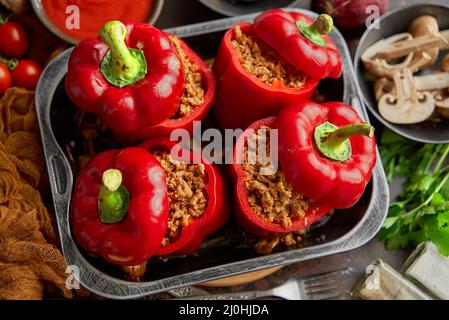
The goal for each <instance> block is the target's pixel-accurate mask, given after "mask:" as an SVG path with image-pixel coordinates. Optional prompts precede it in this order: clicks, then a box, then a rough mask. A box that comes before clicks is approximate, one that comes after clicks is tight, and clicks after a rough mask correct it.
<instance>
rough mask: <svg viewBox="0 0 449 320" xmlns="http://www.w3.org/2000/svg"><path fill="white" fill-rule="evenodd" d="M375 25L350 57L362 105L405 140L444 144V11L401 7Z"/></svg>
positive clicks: (448, 107) (447, 130) (447, 135)
mask: <svg viewBox="0 0 449 320" xmlns="http://www.w3.org/2000/svg"><path fill="white" fill-rule="evenodd" d="M378 23H379V24H378V26H377V27H374V28H370V29H368V30H367V31H366V32H365V34H364V35H363V37H362V39H361V40H360V43H359V46H358V48H357V52H356V58H355V67H356V70H357V76H358V80H359V84H360V87H361V90H362V93H363V96H364V99H365V104H366V106H367V107H368V109H369V110H370V112H371V113H372V114H373V115H374V116H375V117H376V118H377V119H378V120H379V121H380V122H381V123H383V124H384V125H385V126H386V127H388V128H390V129H391V130H393V131H395V132H396V133H398V134H400V135H402V136H404V137H406V138H409V139H411V140H415V141H420V142H424V143H449V6H441V5H419V6H412V7H407V8H402V9H399V10H396V11H392V12H390V13H388V14H386V15H384V16H383V17H381V18H380V20H379V22H378Z"/></svg>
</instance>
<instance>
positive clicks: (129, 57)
mask: <svg viewBox="0 0 449 320" xmlns="http://www.w3.org/2000/svg"><path fill="white" fill-rule="evenodd" d="M125 37H126V26H125V25H124V24H123V23H122V22H120V21H110V22H107V23H105V24H104V25H103V27H102V28H101V30H100V38H101V39H102V40H103V41H104V42H105V43H106V44H107V45H108V46H109V52H110V55H111V57H110V61H108V62H107V63H106V65H105V66H102V72H103V75H105V77H106V78H107V79H108V81H109V82H110V83H111V84H113V85H117V86H120V87H121V86H123V85H127V84H130V83H134V82H135V81H137V80H139V78H141V75H142V72H143V70H142V69H143V68H145V70H144V73H146V68H147V66H146V62H145V63H144V61H142V60H141V59H139V57H136V54H135V53H134V54H133V51H132V50H134V49H129V48H128V47H127V46H126V43H125ZM105 58H106V57H105ZM103 62H104V61H103ZM104 69H106V70H104Z"/></svg>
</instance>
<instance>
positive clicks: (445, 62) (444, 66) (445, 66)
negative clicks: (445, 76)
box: [441, 54, 449, 72]
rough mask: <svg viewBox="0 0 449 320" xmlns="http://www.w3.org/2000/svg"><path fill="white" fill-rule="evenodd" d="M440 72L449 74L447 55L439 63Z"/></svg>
mask: <svg viewBox="0 0 449 320" xmlns="http://www.w3.org/2000/svg"><path fill="white" fill-rule="evenodd" d="M441 70H442V71H445V72H449V54H447V55H446V56H445V57H444V59H443V61H442V62H441Z"/></svg>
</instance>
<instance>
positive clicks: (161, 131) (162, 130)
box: [114, 39, 216, 145]
mask: <svg viewBox="0 0 449 320" xmlns="http://www.w3.org/2000/svg"><path fill="white" fill-rule="evenodd" d="M179 41H180V43H181V45H182V49H183V51H184V53H185V54H186V56H187V57H188V58H189V60H190V61H191V62H192V63H193V64H195V65H197V66H199V70H198V71H199V72H200V73H201V78H202V85H203V86H204V89H205V93H204V101H203V104H202V105H200V106H198V107H197V108H195V110H193V112H191V113H189V114H188V115H186V116H184V117H182V118H178V119H171V118H168V119H166V120H164V121H162V122H161V123H159V124H156V125H154V126H152V127H145V128H142V129H139V130H136V131H131V132H114V135H115V137H116V138H117V140H118V141H120V143H122V144H125V145H129V144H135V143H136V142H140V141H143V140H145V139H149V138H151V137H158V136H165V137H170V134H171V133H172V131H173V130H176V129H185V130H187V131H189V132H190V134H192V131H193V126H192V124H193V121H202V120H203V119H204V118H205V117H206V115H207V113H208V112H209V109H210V108H211V106H212V103H213V101H214V99H215V91H216V82H215V76H214V74H213V72H212V69H211V68H210V67H209V66H208V65H207V64H206V63H205V62H204V61H203V60H202V59H201V58H200V57H199V56H198V55H197V54H196V53H195V52H194V51H193V50H192V49H190V47H189V46H188V45H187V44H186V43H185V42H184V41H182V40H181V39H179Z"/></svg>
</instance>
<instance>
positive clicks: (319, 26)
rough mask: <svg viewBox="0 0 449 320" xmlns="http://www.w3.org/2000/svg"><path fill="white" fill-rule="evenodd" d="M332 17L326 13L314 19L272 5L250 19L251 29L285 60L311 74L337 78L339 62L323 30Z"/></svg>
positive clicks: (328, 26)
mask: <svg viewBox="0 0 449 320" xmlns="http://www.w3.org/2000/svg"><path fill="white" fill-rule="evenodd" d="M332 27H333V21H332V18H331V17H330V16H329V15H327V14H322V15H320V16H318V18H317V20H316V21H314V20H313V19H311V18H309V17H307V16H305V15H303V14H301V13H298V12H286V11H283V10H280V9H272V10H268V11H266V12H264V13H262V14H261V15H260V16H258V17H257V18H256V20H255V21H254V33H255V34H256V35H257V36H258V37H259V38H260V39H262V40H263V41H264V42H265V43H267V44H268V45H269V46H270V47H272V48H273V49H274V50H275V51H276V52H277V53H278V54H279V55H281V56H282V57H283V58H284V59H285V60H287V61H288V62H290V63H291V64H292V65H294V66H296V67H297V68H298V69H299V70H302V71H303V72H305V73H306V74H308V75H309V76H311V77H312V78H317V79H323V78H327V77H331V78H339V77H340V76H341V71H342V64H341V57H340V54H339V52H338V49H337V47H336V46H335V44H334V43H333V41H332V40H331V39H330V38H329V36H328V35H327V33H329V32H330V31H331V30H332Z"/></svg>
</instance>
